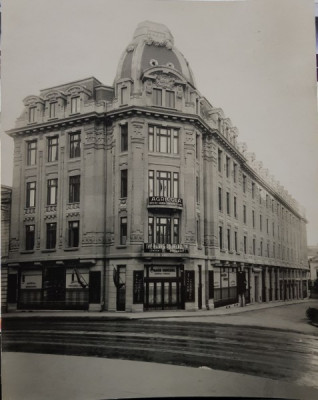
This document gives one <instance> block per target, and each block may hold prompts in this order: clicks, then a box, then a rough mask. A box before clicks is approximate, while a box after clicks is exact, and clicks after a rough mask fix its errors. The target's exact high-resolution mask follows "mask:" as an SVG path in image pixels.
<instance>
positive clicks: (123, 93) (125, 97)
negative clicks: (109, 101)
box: [120, 87, 128, 105]
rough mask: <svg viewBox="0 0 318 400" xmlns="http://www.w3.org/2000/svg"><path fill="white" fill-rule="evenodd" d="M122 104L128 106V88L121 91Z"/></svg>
mask: <svg viewBox="0 0 318 400" xmlns="http://www.w3.org/2000/svg"><path fill="white" fill-rule="evenodd" d="M120 104H121V105H124V104H128V88H127V87H122V88H121V90H120Z"/></svg>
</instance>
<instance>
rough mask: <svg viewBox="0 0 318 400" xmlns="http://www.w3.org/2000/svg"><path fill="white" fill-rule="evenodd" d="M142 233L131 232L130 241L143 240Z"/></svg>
mask: <svg viewBox="0 0 318 400" xmlns="http://www.w3.org/2000/svg"><path fill="white" fill-rule="evenodd" d="M143 240H144V234H143V233H142V232H141V231H135V232H132V233H131V235H130V241H131V242H143Z"/></svg>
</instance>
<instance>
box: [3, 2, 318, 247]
mask: <svg viewBox="0 0 318 400" xmlns="http://www.w3.org/2000/svg"><path fill="white" fill-rule="evenodd" d="M2 3H3V4H2V12H3V20H2V23H3V25H2V38H1V41H2V60H1V73H2V79H1V80H2V113H1V114H2V115H1V118H2V135H1V136H2V183H3V184H6V185H11V183H12V158H13V157H12V156H13V143H12V140H11V138H9V137H8V136H7V135H5V134H3V132H4V131H6V130H8V129H11V128H13V127H14V124H15V120H16V118H17V117H18V116H19V115H20V114H21V112H22V110H23V103H22V100H23V99H24V98H25V97H26V96H28V95H31V94H34V95H38V94H39V92H40V90H41V89H45V88H48V87H51V86H55V85H59V84H63V83H67V82H70V81H74V80H77V79H82V78H86V77H89V76H95V77H96V78H97V79H99V80H100V81H102V82H103V83H104V84H106V85H111V84H112V83H113V80H114V77H115V74H116V69H117V64H118V61H119V58H120V56H121V54H122V52H123V51H124V50H125V48H126V47H127V45H128V44H129V42H130V41H131V39H132V35H133V33H134V30H135V28H136V27H137V25H138V23H139V22H141V21H144V20H151V21H154V22H159V23H163V24H165V25H167V26H168V28H169V29H170V31H171V32H172V35H173V36H174V39H175V45H176V46H177V48H178V49H179V50H180V51H181V52H182V53H183V54H184V55H185V57H186V59H187V60H188V61H189V63H190V66H191V68H192V71H193V73H194V76H195V80H196V84H197V88H198V89H199V91H200V92H201V94H202V95H203V96H205V97H206V98H207V99H208V100H209V101H210V103H211V104H212V105H213V106H214V107H220V108H222V109H223V111H224V113H225V115H226V116H227V117H229V118H230V119H231V121H232V124H233V126H236V127H237V128H238V130H239V137H238V139H239V141H241V142H246V143H247V146H248V151H250V152H255V154H256V159H257V160H259V161H262V162H263V165H264V167H265V168H268V169H269V171H270V173H271V174H273V175H274V176H275V178H276V179H277V180H278V181H280V183H281V184H282V185H284V187H285V188H286V189H287V190H288V192H289V193H290V194H291V195H292V196H293V197H294V198H295V199H296V200H297V201H298V202H299V203H300V204H302V205H303V206H304V207H305V209H306V216H307V219H308V225H307V237H308V244H309V245H316V244H318V156H317V149H318V136H317V135H318V134H317V132H318V118H317V116H318V115H317V83H316V71H315V63H316V60H315V51H316V50H315V48H316V40H315V22H314V18H315V4H314V2H313V1H312V0H250V1H248V0H247V1H218V2H215V1H203V2H198V1H182V0H179V1H167V0H166V1H165V0H116V1H113V0H90V1H86V0H55V1H52V0H5V1H3V2H2Z"/></svg>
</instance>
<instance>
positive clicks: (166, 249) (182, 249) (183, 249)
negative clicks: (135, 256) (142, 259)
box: [144, 243, 189, 253]
mask: <svg viewBox="0 0 318 400" xmlns="http://www.w3.org/2000/svg"><path fill="white" fill-rule="evenodd" d="M144 252H145V253H188V252H189V247H188V245H187V244H174V243H144Z"/></svg>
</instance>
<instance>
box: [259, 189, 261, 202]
mask: <svg viewBox="0 0 318 400" xmlns="http://www.w3.org/2000/svg"><path fill="white" fill-rule="evenodd" d="M259 204H262V189H261V188H259Z"/></svg>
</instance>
